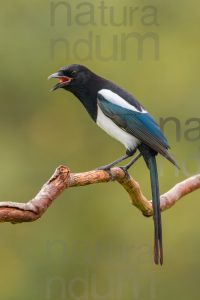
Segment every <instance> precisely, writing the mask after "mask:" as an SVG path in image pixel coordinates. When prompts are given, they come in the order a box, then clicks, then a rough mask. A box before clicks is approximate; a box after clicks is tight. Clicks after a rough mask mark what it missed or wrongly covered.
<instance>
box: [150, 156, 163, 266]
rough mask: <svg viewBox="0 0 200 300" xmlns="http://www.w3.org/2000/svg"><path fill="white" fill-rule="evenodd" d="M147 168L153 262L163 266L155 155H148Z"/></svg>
mask: <svg viewBox="0 0 200 300" xmlns="http://www.w3.org/2000/svg"><path fill="white" fill-rule="evenodd" d="M147 160H148V167H149V171H150V179H151V191H152V200H153V220H154V262H155V264H159V262H160V264H161V265H162V264H163V245H162V222H161V213H160V193H159V184H158V172H157V165H156V157H155V155H153V154H152V155H149V157H148V159H147Z"/></svg>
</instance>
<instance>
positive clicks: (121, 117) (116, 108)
mask: <svg viewBox="0 0 200 300" xmlns="http://www.w3.org/2000/svg"><path fill="white" fill-rule="evenodd" d="M52 78H57V80H58V83H57V84H56V85H54V86H53V88H52V89H51V91H55V90H58V89H60V88H61V89H64V90H66V91H68V92H71V93H72V94H74V95H75V96H76V98H78V99H79V101H80V102H81V103H82V104H83V106H84V108H85V109H86V111H87V112H88V114H89V116H90V117H91V119H92V120H93V121H94V122H95V123H96V124H97V125H98V126H99V127H100V128H101V129H103V130H104V131H105V132H107V133H108V134H109V135H110V136H111V137H113V138H115V139H116V140H118V141H119V142H121V143H122V144H123V145H124V147H125V154H124V155H123V156H121V157H120V158H118V159H116V160H114V161H113V162H111V163H109V164H107V165H104V166H101V167H99V168H98V169H100V170H106V171H109V172H110V171H111V168H112V167H113V166H115V165H116V164H118V163H120V162H122V161H124V160H125V159H127V158H131V160H130V161H129V163H127V164H126V165H124V166H121V168H122V169H123V170H124V172H125V173H126V174H128V169H129V168H130V167H131V166H132V165H133V164H134V163H135V162H136V161H137V160H138V159H139V158H140V157H143V159H144V161H145V163H146V166H147V168H148V169H149V173H150V182H151V193H152V207H153V221H154V251H153V252H154V262H155V264H157V265H158V264H160V265H162V264H163V239H162V222H161V212H160V192H159V182H158V171H157V163H156V156H157V154H158V153H159V154H161V155H162V156H163V157H165V158H166V159H167V160H168V161H170V162H171V163H172V164H173V165H175V166H176V167H177V168H179V167H178V165H177V163H176V161H175V160H174V158H173V157H172V156H171V154H170V153H169V152H168V150H169V148H170V146H169V143H168V141H167V139H166V137H165V136H164V134H163V132H162V131H161V129H160V127H159V126H158V124H157V123H156V121H155V120H154V118H153V117H152V116H151V115H150V114H149V113H148V111H147V110H146V109H145V108H144V106H142V105H141V104H140V103H139V101H138V100H136V98H135V97H134V96H133V95H132V94H130V93H129V92H127V91H126V90H124V89H123V88H121V87H120V86H118V85H117V84H115V83H113V82H112V81H110V80H107V79H105V78H103V77H101V76H99V75H97V74H96V73H94V72H93V71H91V70H90V69H89V68H87V67H86V66H83V65H79V64H70V65H65V66H64V67H61V68H60V69H59V70H58V71H57V72H56V73H53V74H51V75H50V76H49V77H48V79H52ZM137 151H138V154H137V155H136V152H137Z"/></svg>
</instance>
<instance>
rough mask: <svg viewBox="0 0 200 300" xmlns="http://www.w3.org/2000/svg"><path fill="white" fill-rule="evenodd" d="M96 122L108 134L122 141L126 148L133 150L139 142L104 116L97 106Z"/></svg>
mask: <svg viewBox="0 0 200 300" xmlns="http://www.w3.org/2000/svg"><path fill="white" fill-rule="evenodd" d="M96 122H97V125H98V126H99V127H101V128H102V129H103V130H105V131H106V132H107V133H108V134H109V135H110V136H112V137H113V138H115V139H116V140H118V141H119V142H120V143H122V144H123V145H124V146H125V148H126V149H129V150H134V149H136V148H137V146H138V145H139V144H140V141H139V140H138V139H137V138H135V137H134V136H132V135H131V134H129V133H127V132H125V131H124V130H122V129H121V128H119V127H118V126H117V125H116V124H115V123H114V122H113V121H112V120H111V119H109V118H108V117H106V116H105V115H104V113H103V112H102V110H101V109H100V107H99V106H98V112H97V120H96Z"/></svg>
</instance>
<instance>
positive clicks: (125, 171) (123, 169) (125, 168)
mask: <svg viewBox="0 0 200 300" xmlns="http://www.w3.org/2000/svg"><path fill="white" fill-rule="evenodd" d="M119 168H120V169H121V170H122V171H123V172H124V173H125V176H126V177H130V175H129V172H128V169H127V167H126V166H124V167H123V166H122V167H119Z"/></svg>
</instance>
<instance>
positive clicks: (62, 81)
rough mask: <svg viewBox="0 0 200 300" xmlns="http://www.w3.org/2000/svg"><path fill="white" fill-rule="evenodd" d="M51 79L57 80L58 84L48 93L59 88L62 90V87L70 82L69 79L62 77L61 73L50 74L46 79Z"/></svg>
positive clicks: (70, 79)
mask: <svg viewBox="0 0 200 300" xmlns="http://www.w3.org/2000/svg"><path fill="white" fill-rule="evenodd" d="M52 78H58V79H59V82H58V83H57V84H56V85H54V86H53V88H52V89H51V90H50V92H53V91H55V90H57V89H59V88H62V87H64V86H66V85H68V84H69V83H70V82H71V81H72V78H71V77H68V76H65V75H63V74H62V72H61V71H58V72H56V73H53V74H51V75H50V76H49V77H48V80H49V79H52Z"/></svg>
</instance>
